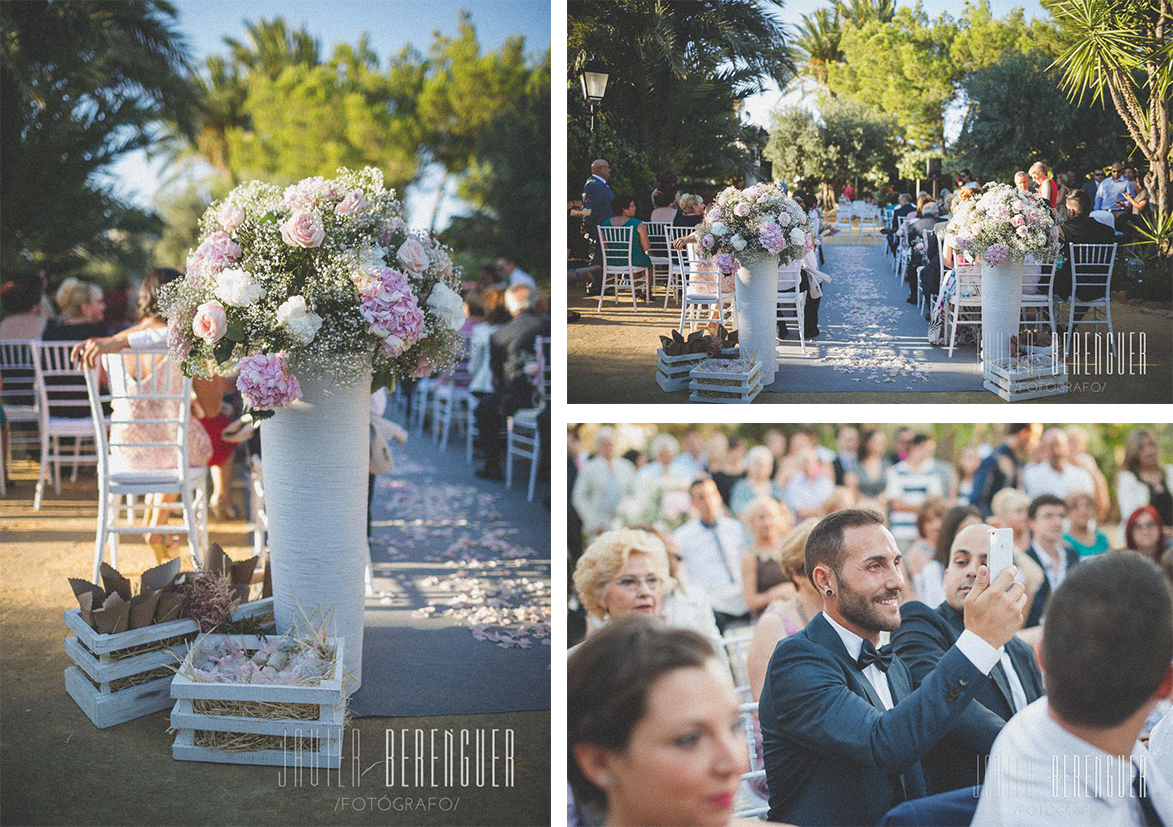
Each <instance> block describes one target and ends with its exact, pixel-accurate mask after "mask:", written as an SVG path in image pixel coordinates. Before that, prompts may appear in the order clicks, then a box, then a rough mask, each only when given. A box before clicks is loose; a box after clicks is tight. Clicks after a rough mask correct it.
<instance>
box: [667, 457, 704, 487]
mask: <svg viewBox="0 0 1173 827" xmlns="http://www.w3.org/2000/svg"><path fill="white" fill-rule="evenodd" d="M704 470H705V461H704V460H703V459H701V458H700V457H694V456H693V455H692V454H690V453H688V452H687V451H685V452H683V453H680V454H677V455H676V459H674V460H672V476H674V477H679V478H680V479H682V480H688V481H689V482H692V481H693V480H695V479H696V478H697V477H699V476H700V473H701V471H704Z"/></svg>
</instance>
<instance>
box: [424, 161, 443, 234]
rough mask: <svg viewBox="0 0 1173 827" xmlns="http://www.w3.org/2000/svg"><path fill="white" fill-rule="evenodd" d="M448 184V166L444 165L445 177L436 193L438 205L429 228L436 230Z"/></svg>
mask: <svg viewBox="0 0 1173 827" xmlns="http://www.w3.org/2000/svg"><path fill="white" fill-rule="evenodd" d="M447 186H448V167H444V177H443V178H441V179H440V189H439V191H438V192H437V193H436V206H435V207H433V208H432V222H431V224H429V225H428V227H429V229H430V230H431V231H432V232H433V233H434V232H436V219H437V218H438V217H439V216H440V205H441V204H443V203H444V189H445V187H447Z"/></svg>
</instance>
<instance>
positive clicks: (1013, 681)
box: [998, 646, 1028, 715]
mask: <svg viewBox="0 0 1173 827" xmlns="http://www.w3.org/2000/svg"><path fill="white" fill-rule="evenodd" d="M998 662H999V663H1001V664H1002V671H1003V672H1005V673H1006V682H1007V683H1008V684H1010V696H1011V699H1012V700H1013V701H1014V704H1013V706H1014V713H1015V714H1016V715H1017V714H1018V713H1019V712H1022V710H1024V709H1026V705H1027V703H1028V701H1027V700H1026V690H1025V689H1023V688H1022V681H1021V680H1020V679H1019V677H1018V673H1017V672H1015V671H1014V663H1013V661H1011V660H1010V654H1009V653H1008V652H1007V651H1006V647H1005V646H999V647H998Z"/></svg>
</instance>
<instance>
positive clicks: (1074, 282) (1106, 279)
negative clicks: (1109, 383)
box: [1063, 244, 1116, 358]
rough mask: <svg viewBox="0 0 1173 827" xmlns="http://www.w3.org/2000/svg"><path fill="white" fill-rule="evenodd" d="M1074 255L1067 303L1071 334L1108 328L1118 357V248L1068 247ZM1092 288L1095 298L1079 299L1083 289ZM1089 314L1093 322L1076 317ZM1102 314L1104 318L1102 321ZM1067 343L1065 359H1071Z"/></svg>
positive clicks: (1114, 353) (1072, 245)
mask: <svg viewBox="0 0 1173 827" xmlns="http://www.w3.org/2000/svg"><path fill="white" fill-rule="evenodd" d="M1067 248H1068V249H1069V250H1070V252H1071V295H1070V296H1065V297H1064V299H1065V300H1066V301H1067V307H1068V312H1067V331H1068V333H1069V334H1070V335H1071V336H1074V335H1075V326H1076V325H1090V326H1092V327H1095V326H1096V325H1107V327H1108V346H1109V347H1110V348H1111V349H1112V355H1113V356H1115V355H1116V341H1115V336H1113V335H1112V267H1113V265H1114V264H1115V263H1116V245H1115V244H1068V245H1067ZM1081 287H1084V288H1090V289H1092V290H1093V291H1094V293H1095V295H1094V297H1093V298H1091V299H1081V298H1079V294H1078V291H1079V288H1081ZM1080 311H1083V312H1085V313H1089V314H1090V317H1089V318H1083V319H1076V318H1075V315H1076V313H1078V312H1080ZM1101 313H1102V314H1103V317H1102V318H1101ZM1068 340H1070V337H1068ZM1067 349H1068V347H1067V343H1066V342H1064V345H1063V357H1064V358H1066V357H1067Z"/></svg>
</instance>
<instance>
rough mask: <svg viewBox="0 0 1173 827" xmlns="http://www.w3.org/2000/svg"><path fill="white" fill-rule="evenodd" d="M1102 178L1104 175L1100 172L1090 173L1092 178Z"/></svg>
mask: <svg viewBox="0 0 1173 827" xmlns="http://www.w3.org/2000/svg"><path fill="white" fill-rule="evenodd" d="M1103 177H1104V173H1102V172H1093V173H1092V178H1103Z"/></svg>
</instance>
